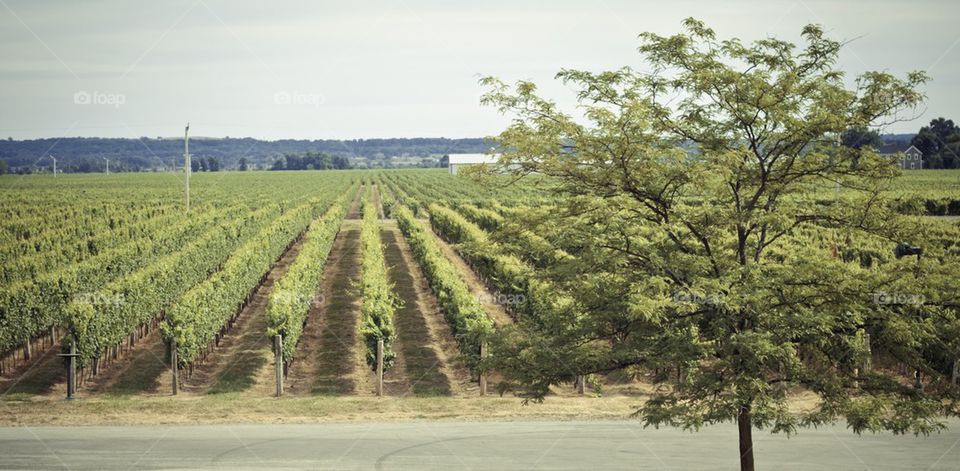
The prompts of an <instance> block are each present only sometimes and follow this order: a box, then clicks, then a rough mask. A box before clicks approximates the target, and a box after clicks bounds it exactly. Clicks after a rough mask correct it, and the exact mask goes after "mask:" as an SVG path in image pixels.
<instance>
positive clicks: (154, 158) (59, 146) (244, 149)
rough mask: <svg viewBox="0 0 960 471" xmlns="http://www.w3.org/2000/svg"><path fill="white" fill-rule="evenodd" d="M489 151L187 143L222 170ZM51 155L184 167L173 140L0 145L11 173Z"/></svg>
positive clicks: (474, 143)
mask: <svg viewBox="0 0 960 471" xmlns="http://www.w3.org/2000/svg"><path fill="white" fill-rule="evenodd" d="M490 147H491V144H490V143H489V142H486V141H485V140H484V139H482V138H465V139H447V138H442V137H440V138H430V137H425V138H410V139H350V140H333V139H323V140H294V139H285V140H279V141H262V140H259V139H253V138H249V137H247V138H232V137H226V138H205V137H198V138H191V139H190V154H191V155H192V156H194V157H200V158H207V157H214V158H216V159H217V160H218V161H220V163H221V166H222V167H223V168H235V167H237V166H238V165H239V163H238V162H239V160H240V159H241V158H246V160H247V162H248V164H252V165H256V166H259V167H262V168H263V167H269V166H270V165H271V164H272V163H273V161H275V160H276V159H278V158H279V157H281V156H283V155H284V154H288V153H292V154H301V153H304V152H308V151H312V152H321V153H325V154H330V155H334V156H343V157H348V158H350V159H351V160H352V161H355V162H357V163H358V164H359V165H360V166H366V165H371V166H391V165H393V164H394V161H396V162H397V163H399V164H401V165H411V164H414V162H415V161H417V160H418V158H421V160H422V159H435V160H439V159H440V157H442V156H443V155H446V154H450V153H473V152H486V151H487V150H489V149H490ZM48 154H52V155H53V156H54V157H56V158H57V167H58V169H60V170H63V171H66V172H71V171H80V172H83V171H102V169H103V167H104V160H103V157H106V158H108V159H109V160H110V169H111V170H120V169H124V170H164V169H169V168H171V167H175V166H181V165H183V140H182V139H178V138H148V137H143V138H140V139H115V138H96V137H68V138H59V139H54V138H49V139H30V140H23V141H18V140H11V139H7V140H0V160H4V161H6V162H7V165H8V166H9V167H10V170H11V171H15V170H16V169H25V170H26V169H36V168H46V167H49V166H50V165H51V163H52V161H51V160H50V159H49V158H44V156H45V155H48Z"/></svg>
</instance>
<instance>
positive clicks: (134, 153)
mask: <svg viewBox="0 0 960 471" xmlns="http://www.w3.org/2000/svg"><path fill="white" fill-rule="evenodd" d="M913 136H914V134H884V135H883V136H882V139H883V141H884V145H883V146H882V147H881V149H880V151H881V152H883V153H896V152H900V151H903V150H906V149H907V147H910V140H911V139H912V138H913ZM491 146H492V143H490V142H489V141H486V140H485V139H483V138H463V139H448V138H443V137H436V138H434V137H419V138H409V139H406V138H396V139H349V140H337V139H321V140H295V139H284V140H279V141H263V140H259V139H253V138H250V137H245V138H233V137H225V138H209V137H196V138H191V139H190V154H191V155H192V156H194V157H197V158H208V157H214V158H216V159H217V160H218V161H219V162H220V166H221V167H222V168H226V169H232V168H237V167H238V166H239V161H240V159H241V158H245V159H246V160H247V164H248V165H250V166H256V167H260V168H269V167H270V165H271V164H273V162H274V161H275V160H277V159H279V158H280V157H282V156H283V155H285V154H302V153H305V152H321V153H324V154H329V155H332V156H342V157H347V158H349V159H350V160H351V162H353V164H354V165H356V166H359V167H368V166H369V167H392V166H416V165H422V164H428V165H433V164H435V163H436V162H438V161H439V160H440V158H441V157H442V156H444V155H446V154H455V153H482V152H487V151H488V150H490V148H491ZM48 154H52V155H53V156H54V157H56V158H57V165H58V168H59V169H60V170H61V171H65V172H99V171H103V169H104V160H103V157H106V158H107V159H109V160H110V168H111V170H113V171H118V170H126V171H141V170H167V169H170V168H173V167H178V166H182V165H183V140H182V139H179V138H148V137H142V138H140V139H118V138H99V137H67V138H59V139H54V138H48V139H30V140H23V141H18V140H12V139H7V140H0V160H4V161H6V162H7V165H8V167H9V168H10V171H11V172H15V171H18V170H20V171H27V172H32V171H36V170H38V169H47V168H49V167H50V165H51V163H52V161H51V160H50V159H49V158H45V157H44V156H46V155H48Z"/></svg>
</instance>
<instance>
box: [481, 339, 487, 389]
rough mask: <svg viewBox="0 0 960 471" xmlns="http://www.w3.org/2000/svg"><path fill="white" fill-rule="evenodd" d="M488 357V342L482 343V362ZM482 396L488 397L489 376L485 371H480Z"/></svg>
mask: <svg viewBox="0 0 960 471" xmlns="http://www.w3.org/2000/svg"><path fill="white" fill-rule="evenodd" d="M486 357H487V342H485V341H484V342H480V361H483V359H484V358H486ZM480 395H481V396H486V395H487V375H486V373H485V372H484V371H483V370H480Z"/></svg>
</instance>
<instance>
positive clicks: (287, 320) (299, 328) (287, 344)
mask: <svg viewBox="0 0 960 471" xmlns="http://www.w3.org/2000/svg"><path fill="white" fill-rule="evenodd" d="M352 193H354V191H351V192H349V193H346V194H344V195H342V196H340V198H339V199H338V200H337V201H336V202H335V203H334V204H333V206H332V207H331V208H330V210H329V211H327V213H326V214H324V215H323V216H321V217H320V218H319V219H317V220H316V221H314V222H313V223H312V224H310V228H309V229H308V230H307V234H306V236H305V240H304V242H303V245H302V248H301V249H300V253H299V254H298V255H297V259H296V260H295V261H294V262H293V263H292V264H291V265H290V268H289V269H288V270H287V273H286V274H285V275H284V276H283V278H281V279H280V280H278V281H277V282H276V284H275V285H274V287H273V292H272V293H270V299H269V300H268V301H267V313H266V315H267V326H268V327H267V335H269V336H270V337H273V336H275V335H278V334H279V335H282V336H283V358H284V361H285V362H290V361H292V360H293V358H294V353H295V351H296V347H297V342H298V341H299V339H300V334H301V333H302V332H303V326H304V324H305V323H306V321H307V315H308V314H309V312H310V307H311V305H312V304H313V300H314V298H315V296H316V294H317V289H318V288H319V285H320V279H321V277H322V276H323V269H324V267H325V266H326V261H327V257H328V256H329V255H330V248H331V247H333V241H334V239H336V237H337V233H338V232H339V231H340V225H341V224H342V223H343V218H344V216H345V215H346V212H347V206H348V205H349V204H350V201H351V200H352V197H351V198H348V195H351V194H352ZM321 294H323V293H321Z"/></svg>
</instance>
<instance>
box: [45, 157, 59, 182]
mask: <svg viewBox="0 0 960 471" xmlns="http://www.w3.org/2000/svg"><path fill="white" fill-rule="evenodd" d="M47 155H49V156H50V158H51V159H53V178H57V158H56V157H54V156H53V154H47Z"/></svg>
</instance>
